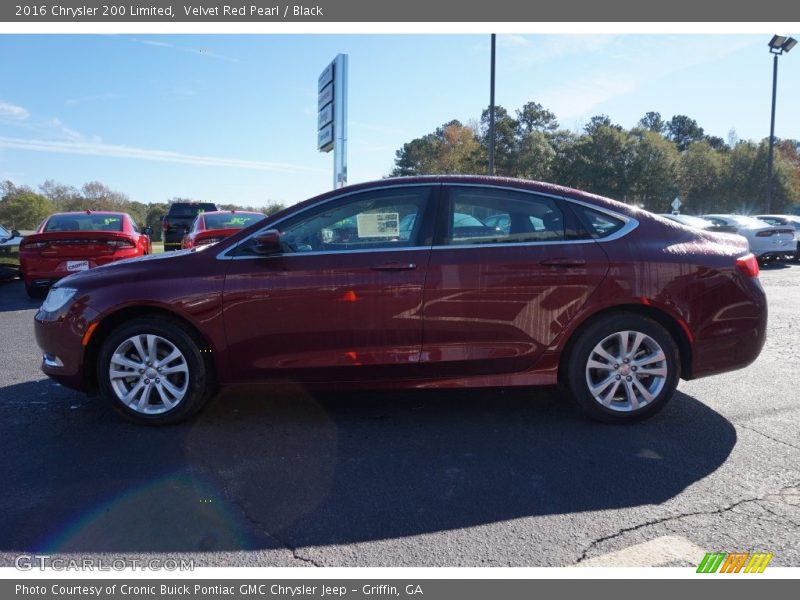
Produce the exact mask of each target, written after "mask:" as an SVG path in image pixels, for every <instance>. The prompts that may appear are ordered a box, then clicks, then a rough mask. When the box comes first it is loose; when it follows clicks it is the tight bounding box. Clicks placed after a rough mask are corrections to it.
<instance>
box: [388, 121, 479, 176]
mask: <svg viewBox="0 0 800 600" xmlns="http://www.w3.org/2000/svg"><path fill="white" fill-rule="evenodd" d="M480 161H481V147H480V142H479V141H478V138H477V136H476V134H475V131H474V130H473V129H472V128H470V127H465V126H464V125H462V124H461V122H460V121H456V120H453V121H450V122H449V123H445V124H444V125H442V126H441V127H438V128H437V129H436V131H435V132H433V133H429V134H427V135H424V136H423V137H421V138H417V139H415V140H412V141H411V142H409V143H407V144H404V145H403V147H402V148H401V149H400V150H398V151H397V153H396V159H395V168H394V170H393V171H392V175H394V176H404V175H426V174H435V173H459V174H469V173H472V174H474V173H478V172H480V171H482V170H483V169H481V166H480V164H479V163H480Z"/></svg>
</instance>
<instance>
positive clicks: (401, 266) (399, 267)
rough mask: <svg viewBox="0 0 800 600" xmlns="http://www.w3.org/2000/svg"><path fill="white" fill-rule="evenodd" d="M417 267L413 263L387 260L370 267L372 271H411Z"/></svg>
mask: <svg viewBox="0 0 800 600" xmlns="http://www.w3.org/2000/svg"><path fill="white" fill-rule="evenodd" d="M416 268H417V265H416V264H415V263H401V262H388V263H383V264H382V265H374V266H372V267H370V269H372V270H373V271H413V270H414V269H416Z"/></svg>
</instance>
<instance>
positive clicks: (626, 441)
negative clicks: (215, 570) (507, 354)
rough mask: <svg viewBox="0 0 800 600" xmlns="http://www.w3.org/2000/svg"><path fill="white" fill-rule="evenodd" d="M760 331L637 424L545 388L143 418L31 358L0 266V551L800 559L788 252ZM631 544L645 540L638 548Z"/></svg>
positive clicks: (19, 299) (251, 406) (253, 393)
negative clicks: (722, 370) (586, 416)
mask: <svg viewBox="0 0 800 600" xmlns="http://www.w3.org/2000/svg"><path fill="white" fill-rule="evenodd" d="M761 278H762V282H763V284H764V287H765V289H766V291H767V295H768V297H769V303H770V324H769V334H768V339H767V343H766V347H765V348H764V351H763V352H762V354H761V356H760V358H759V359H758V361H757V362H756V363H755V364H753V365H751V366H750V367H749V368H747V369H745V370H742V371H737V372H734V373H730V374H726V375H721V376H716V377H711V378H707V379H701V380H697V381H692V382H681V384H680V386H679V393H678V394H677V396H676V397H675V399H674V400H673V401H672V403H671V404H670V405H669V406H668V407H667V408H666V409H665V410H664V411H663V412H662V413H660V414H659V415H658V416H656V417H655V418H653V419H651V420H650V421H647V422H645V423H642V424H638V425H634V426H622V427H620V426H608V425H601V424H596V423H592V422H588V421H585V420H583V419H582V418H581V417H580V416H579V415H578V412H577V410H575V409H573V408H572V406H570V405H569V404H568V403H566V402H564V401H562V400H561V399H560V398H559V396H558V392H557V391H556V390H552V389H548V390H519V389H516V390H513V391H512V390H506V391H502V390H500V391H497V390H492V391H477V392H476V391H449V392H447V393H443V392H435V393H432V392H424V393H423V392H403V393H397V392H392V393H375V394H359V395H357V396H342V395H338V396H312V395H309V394H308V393H306V392H304V391H303V390H300V389H296V388H292V387H286V388H283V389H280V390H274V391H271V392H269V393H265V392H264V390H256V389H239V390H234V391H232V392H229V393H226V394H225V395H224V396H222V397H219V398H217V400H216V401H215V402H214V403H213V404H212V405H211V406H210V407H209V408H208V409H207V410H206V411H204V412H203V413H202V414H201V415H200V417H199V418H197V419H196V420H194V421H192V422H190V423H186V424H183V425H180V426H175V427H166V428H146V427H138V426H135V425H130V424H128V423H125V422H123V421H122V420H120V419H119V418H118V417H117V416H116V415H115V414H114V413H113V412H112V411H111V409H110V408H108V407H106V406H104V405H103V404H102V403H100V402H98V401H96V400H93V399H91V398H87V397H85V396H83V395H81V394H78V393H75V392H72V391H70V390H67V389H65V388H62V387H60V386H57V385H55V384H53V383H52V382H51V381H50V380H48V379H46V378H45V377H44V376H43V375H42V373H41V372H40V371H39V362H40V354H39V351H38V349H37V347H36V344H35V342H34V339H33V328H32V319H33V315H34V312H35V304H34V303H33V302H32V301H29V300H28V299H27V298H26V297H25V294H24V291H23V289H22V284H21V283H20V282H11V283H5V284H0V332H2V334H0V335H1V336H2V339H0V344H1V345H2V365H3V366H2V369H0V473H2V487H3V494H2V495H0V566H12V565H13V563H14V557H15V556H17V555H18V554H20V553H23V552H26V553H30V552H40V553H48V554H54V553H57V554H65V555H69V556H81V557H83V556H86V555H93V554H97V553H113V554H115V555H119V556H128V557H144V556H151V555H158V556H164V555H169V556H181V557H187V558H194V560H195V564H196V565H198V566H200V565H210V566H268V565H280V566H303V567H313V566H570V565H575V564H589V565H591V564H613V565H618V566H622V565H627V564H645V565H686V566H688V565H692V564H697V562H696V560H697V553H698V552H700V553H701V555H700V556H701V557H702V553H703V552H711V551H723V552H734V551H763V552H772V553H774V558H773V560H772V563H771V564H772V565H783V566H800V546H798V544H797V539H798V534H799V533H800V410H799V409H798V404H800V373H798V364H800V265H794V264H793V265H778V266H773V267H768V268H767V269H765V270H763V271H762V276H761ZM641 544H645V546H641Z"/></svg>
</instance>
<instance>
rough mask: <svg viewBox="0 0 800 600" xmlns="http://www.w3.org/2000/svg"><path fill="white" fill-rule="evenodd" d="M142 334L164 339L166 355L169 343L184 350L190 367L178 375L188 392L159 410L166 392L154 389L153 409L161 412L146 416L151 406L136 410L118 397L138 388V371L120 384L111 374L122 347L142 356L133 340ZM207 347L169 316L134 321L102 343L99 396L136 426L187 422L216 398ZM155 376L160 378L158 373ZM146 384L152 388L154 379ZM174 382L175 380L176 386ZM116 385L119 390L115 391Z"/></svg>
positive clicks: (98, 373) (162, 345)
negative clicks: (127, 389)
mask: <svg viewBox="0 0 800 600" xmlns="http://www.w3.org/2000/svg"><path fill="white" fill-rule="evenodd" d="M140 335H153V336H156V339H160V340H162V342H160V343H161V348H159V350H160V351H161V352H162V353H166V352H164V346H166V347H167V348H169V344H171V345H172V347H173V348H175V349H177V350H179V351H180V353H181V355H182V356H181V359H182V360H183V361H184V364H185V367H186V368H187V373H186V374H185V375H183V374H179V375H177V377H181V381H180V382H179V385H184V383H185V393H184V395H183V396H182V398H181V399H180V400H178V401H177V402H176V403H175V405H174V406H172V407H171V408H168V405H167V403H165V402H160V404H161V407H159V406H158V402H159V401H160V400H161V397H162V396H161V393H162V392H161V391H155V389H152V391H151V392H150V393H151V394H154V395H153V399H154V400H155V401H156V402H154V403H153V406H152V410H153V411H157V410H160V411H161V412H155V413H153V414H146V412H145V410H146V409H147V408H149V405H148V406H146V407H144V408H143V409H142V410H136V409H134V408H132V407H131V406H129V405H128V404H126V403H125V402H123V400H122V399H121V398H120V396H119V395H118V392H117V390H118V389H119V388H120V387H124V386H125V385H131V387H135V384H136V381H137V377H139V376H137V375H136V374H135V372H134V371H131V377H130V378H129V379H125V380H120V379H117V381H116V383H112V380H111V375H110V373H109V369H110V366H111V359H112V356H114V354H115V352H117V351H118V350H119V349H120V348H124V347H130V350H131V353H132V354H130V356H133V357H134V358H135V357H136V356H138V353H137V352H135V350H134V348H133V345H132V344H131V343H130V340H131V339H133V338H134V337H135V336H140ZM123 344H126V346H123ZM156 347H157V348H158V344H156ZM204 347H205V344H204V342H203V341H202V339H200V336H199V335H198V334H197V333H196V332H194V331H193V330H191V329H190V328H189V327H187V326H185V325H184V324H183V323H181V322H179V321H177V320H173V319H170V318H165V317H140V318H137V319H133V320H131V321H129V322H127V323H125V324H124V325H121V326H120V327H118V328H117V329H115V330H113V331H112V332H111V333H110V334H109V335H108V337H106V339H105V340H104V341H103V342H102V345H101V347H100V351H99V354H98V359H97V384H98V391H99V395H100V397H101V398H103V399H105V400H106V401H108V402H109V403H110V404H111V406H112V407H113V408H114V410H116V411H117V412H118V413H119V414H120V415H122V416H123V417H125V418H126V419H128V420H129V421H132V422H134V423H138V424H145V425H172V424H175V423H179V422H181V421H184V420H186V419H188V418H190V417H192V416H194V415H195V414H196V413H197V412H199V411H200V409H202V408H203V406H204V405H205V404H206V403H207V402H208V401H209V400H210V399H211V398H212V397H213V396H214V392H215V377H214V372H213V366H212V364H211V361H210V360H206V359H205V358H204V356H203V354H201V349H202V348H204ZM118 356H119V354H118ZM162 358H163V356H162ZM176 360H178V359H176ZM115 364H116V363H115ZM148 364H149V363H148ZM173 364H174V363H173ZM153 368H154V367H153ZM150 370H153V369H148V371H150ZM140 372H141V371H140ZM153 375H154V376H158V375H156V374H155V373H154V374H153ZM146 376H147V375H143V376H142V377H146ZM161 377H163V378H164V379H165V381H166V380H167V376H165V375H161ZM170 377H173V376H170ZM184 378H185V379H184ZM144 381H147V382H148V385H150V383H149V382H150V380H144ZM152 381H153V382H156V381H159V380H158V379H153V380H152ZM174 381H175V380H174V379H173V383H174ZM115 385H116V386H117V389H115ZM154 385H155V383H153V386H154ZM162 385H166V384H162ZM159 389H162V388H159Z"/></svg>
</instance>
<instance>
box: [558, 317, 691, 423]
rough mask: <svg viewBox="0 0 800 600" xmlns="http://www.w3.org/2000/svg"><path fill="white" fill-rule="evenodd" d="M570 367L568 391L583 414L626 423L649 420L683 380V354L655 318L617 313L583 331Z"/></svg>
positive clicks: (573, 351)
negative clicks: (680, 379)
mask: <svg viewBox="0 0 800 600" xmlns="http://www.w3.org/2000/svg"><path fill="white" fill-rule="evenodd" d="M567 369H568V372H567V374H566V382H567V384H568V387H569V390H570V392H571V394H572V396H573V398H574V399H575V401H576V402H577V403H578V405H579V406H580V407H581V408H582V409H583V411H584V413H586V414H587V415H588V416H589V417H591V418H593V419H596V420H599V421H604V422H607V423H626V422H633V421H639V420H641V419H645V418H648V417H650V416H652V415H654V414H655V413H657V412H658V411H659V410H661V409H662V408H664V406H665V405H666V404H667V402H669V400H670V399H671V398H672V396H673V395H674V393H675V388H676V387H677V385H678V379H679V378H680V354H679V352H678V347H677V345H676V344H675V341H674V340H673V339H672V336H671V335H670V334H669V332H668V331H667V330H666V329H664V327H662V326H661V325H660V324H659V323H657V322H656V321H654V320H652V319H648V318H646V317H642V316H640V315H635V314H615V315H610V316H607V317H604V318H601V319H600V320H599V321H597V322H595V323H593V324H591V325H590V326H589V327H588V328H587V329H585V330H584V331H583V332H582V333H581V334H580V337H579V338H578V339H577V340H576V342H575V344H574V346H573V347H572V350H571V352H570V355H569V357H568V360H567Z"/></svg>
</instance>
